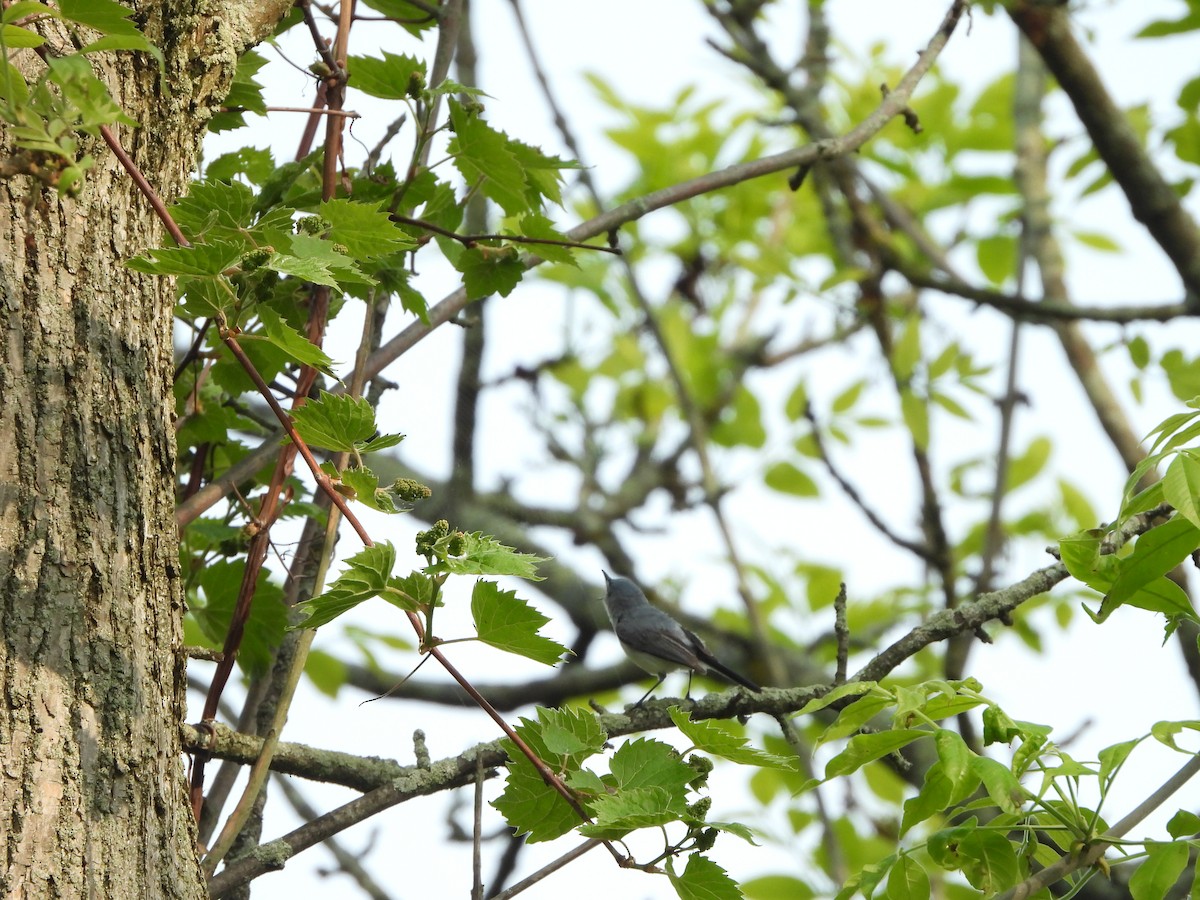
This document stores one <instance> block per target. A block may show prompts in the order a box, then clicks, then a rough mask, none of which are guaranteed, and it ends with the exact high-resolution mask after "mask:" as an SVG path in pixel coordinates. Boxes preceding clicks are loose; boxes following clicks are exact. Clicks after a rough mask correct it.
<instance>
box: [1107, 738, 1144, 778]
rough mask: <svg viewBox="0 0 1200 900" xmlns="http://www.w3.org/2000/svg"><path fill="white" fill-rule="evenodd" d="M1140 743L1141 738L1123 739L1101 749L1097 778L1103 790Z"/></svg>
mask: <svg viewBox="0 0 1200 900" xmlns="http://www.w3.org/2000/svg"><path fill="white" fill-rule="evenodd" d="M1140 743H1141V738H1135V739H1133V740H1128V741H1122V742H1121V743H1119V744H1113V745H1112V746H1109V747H1105V748H1104V749H1103V750H1101V751H1100V753H1099V759H1100V773H1099V776H1098V779H1097V780H1098V781H1099V783H1100V790H1101V791H1105V790H1107V788H1108V785H1109V782H1111V781H1112V779H1113V778H1115V777H1116V774H1117V772H1118V771H1119V770H1120V768H1121V766H1122V765H1123V764H1124V762H1125V760H1126V759H1128V758H1129V754H1130V753H1132V752H1133V749H1134V748H1135V747H1136V746H1137V745H1138V744H1140Z"/></svg>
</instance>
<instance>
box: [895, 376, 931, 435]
mask: <svg viewBox="0 0 1200 900" xmlns="http://www.w3.org/2000/svg"><path fill="white" fill-rule="evenodd" d="M900 411H901V413H903V415H904V424H905V425H906V426H907V427H908V430H909V431H910V432H911V433H912V439H913V443H914V444H915V445H916V446H917V449H919V450H925V449H927V448H928V447H929V409H928V407H927V406H926V405H925V401H924V400H922V399H921V398H920V397H918V396H917V395H916V394H914V393H913V392H912V389H911V388H907V387H906V388H904V389H903V390H902V391H901V392H900Z"/></svg>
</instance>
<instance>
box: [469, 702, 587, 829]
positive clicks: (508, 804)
mask: <svg viewBox="0 0 1200 900" xmlns="http://www.w3.org/2000/svg"><path fill="white" fill-rule="evenodd" d="M537 717H538V720H537V721H532V720H530V719H527V718H524V717H522V719H521V724H520V725H518V726H517V727H516V729H515V730H516V733H517V735H518V736H519V737H520V738H521V740H523V741H524V742H525V743H526V744H527V745H528V746H529V748H530V749H531V750H532V751H533V752H534V753H535V754H536V755H537V756H538V758H539V759H542V760H547V759H556V760H557V761H558V763H559V770H560V771H563V770H571V769H576V768H577V767H578V766H579V765H580V763H582V761H583V760H584V759H585V758H586V757H587V756H590V755H591V754H592V753H593V752H594V751H595V750H596V749H599V746H600V745H602V744H603V743H604V739H605V735H604V733H603V731H602V730H600V727H599V724H598V723H595V722H594V721H593V723H587V722H585V721H584V720H583V718H582V717H590V718H591V719H593V720H595V716H592V715H591V713H588V712H584V711H582V710H580V711H576V712H574V713H572V712H571V711H566V710H547V709H540V708H539V709H538V710H537ZM547 730H549V731H550V733H551V735H552V738H551V739H552V741H554V742H556V743H557V742H561V736H562V733H563V732H567V733H570V734H572V735H574V736H575V737H576V738H578V742H579V743H580V744H582V745H583V747H584V749H583V750H582V751H580V752H579V753H562V752H552V751H551V749H550V748H549V747H548V746H547V743H546V740H545V739H544V738H543V736H542V735H543V733H544V732H546V731H547ZM501 746H502V747H503V748H504V752H505V753H506V754H508V760H509V761H508V777H507V778H506V779H505V783H504V792H503V793H502V794H501V795H500V796H499V797H498V798H496V799H495V800H494V801H492V806H494V807H495V808H496V809H497V810H498V811H499V812H500V814H501V815H503V816H504V820H505V821H506V822H507V823H508V824H509V825H510V826H511V827H512V828H514V829H515V830H516V832H517V833H518V834H528V835H529V841H530V842H531V843H537V842H538V841H549V840H553V839H554V838H556V837H561V836H562V835H564V834H566V833H567V832H569V831H572V830H573V829H574V828H575V827H576V826H577V825H578V824H579V815H578V814H577V813H576V812H575V811H574V810H573V809H572V808H571V807H570V805H569V804H568V803H567V801H566V800H564V799H563V798H562V796H561V795H560V794H559V793H558V791H556V790H555V789H554V788H552V787H551V786H550V785H548V784H546V782H545V779H543V778H542V775H541V773H540V772H539V771H538V770H537V769H536V768H535V767H534V765H533V764H532V763H531V762H530V761H529V760H528V759H527V758H526V757H525V755H524V754H523V753H522V752H521V751H520V750H518V749H517V747H516V745H515V744H513V742H512V741H511V740H509V739H507V738H505V739H504V740H503V741H501ZM572 780H574V779H572Z"/></svg>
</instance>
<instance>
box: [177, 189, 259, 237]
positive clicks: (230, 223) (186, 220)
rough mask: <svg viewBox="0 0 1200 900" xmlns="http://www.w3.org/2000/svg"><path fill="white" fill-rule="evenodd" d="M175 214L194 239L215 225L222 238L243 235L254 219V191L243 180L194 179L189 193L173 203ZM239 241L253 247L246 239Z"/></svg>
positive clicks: (180, 224) (186, 231) (182, 226)
mask: <svg viewBox="0 0 1200 900" xmlns="http://www.w3.org/2000/svg"><path fill="white" fill-rule="evenodd" d="M171 215H172V216H173V217H174V219H175V222H176V223H177V224H178V225H179V227H180V228H182V229H183V230H184V232H185V233H186V234H187V235H188V237H190V238H191V239H192V240H197V239H198V238H200V237H201V235H204V234H206V233H207V232H208V231H209V230H210V229H214V228H215V229H218V230H219V231H220V232H222V233H221V234H219V237H221V238H225V239H228V238H230V237H232V236H233V235H234V234H238V235H239V236H240V233H241V231H242V229H244V228H247V227H249V225H250V223H251V222H252V221H253V220H254V191H252V190H251V189H250V188H249V187H247V186H246V185H244V184H242V183H241V182H239V181H232V182H224V181H219V180H216V179H205V180H204V181H193V182H192V183H191V185H190V186H189V187H188V193H187V196H186V197H180V198H179V199H178V200H176V201H175V203H174V204H172V206H171ZM237 243H238V245H239V246H241V247H243V248H244V249H246V250H249V249H251V246H250V244H249V243H247V242H246V241H245V240H244V238H243V239H242V240H240V241H238V242H237Z"/></svg>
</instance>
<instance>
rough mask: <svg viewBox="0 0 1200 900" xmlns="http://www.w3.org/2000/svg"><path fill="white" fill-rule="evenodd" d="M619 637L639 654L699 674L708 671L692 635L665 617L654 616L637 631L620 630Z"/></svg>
mask: <svg viewBox="0 0 1200 900" xmlns="http://www.w3.org/2000/svg"><path fill="white" fill-rule="evenodd" d="M624 624H625V623H622V625H624ZM617 637H618V638H620V639H621V643H622V644H625V645H626V646H627V647H631V648H632V649H634V650H637V651H638V652H639V653H644V654H646V655H647V656H654V657H658V658H659V659H665V660H668V661H669V662H673V663H675V664H676V665H678V666H686V667H687V668H689V669H694V670H696V671H697V672H704V671H705V668H706V667H705V665H704V663H703V662H701V661H700V658H699V657H698V656H697V655H696V651H695V649H694V646H693V644H692V641H691V636H690V635H689V633H688V632H687V631H686V630H685V629H684V628H683V626H681V625H680V624H679V623H678V622H676V621H675V620H674V619H672V618H671V617H670V616H668V615H666V614H665V613H664V614H663V616H662V618H659V617H657V616H655V617H653V618H652V619H646V620H643V621H642V622H641V623H640V625H639V627H637V628H629V627H628V626H625V627H621V628H618V630H617Z"/></svg>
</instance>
